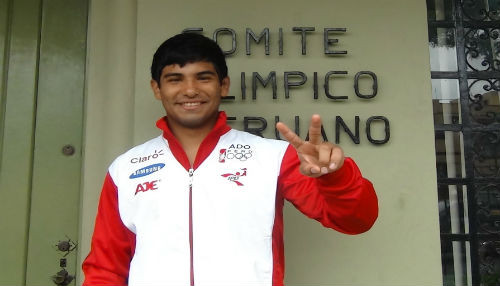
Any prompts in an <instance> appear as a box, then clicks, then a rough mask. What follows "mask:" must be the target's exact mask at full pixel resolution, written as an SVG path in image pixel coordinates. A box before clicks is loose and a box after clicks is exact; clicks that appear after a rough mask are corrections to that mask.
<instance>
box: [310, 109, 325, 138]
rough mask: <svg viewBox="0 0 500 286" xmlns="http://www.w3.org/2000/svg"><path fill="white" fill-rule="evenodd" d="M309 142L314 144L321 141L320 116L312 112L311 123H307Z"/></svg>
mask: <svg viewBox="0 0 500 286" xmlns="http://www.w3.org/2000/svg"><path fill="white" fill-rule="evenodd" d="M309 142H311V143H312V144H314V145H318V144H321V142H323V138H322V136H321V117H320V116H319V115H318V114H313V116H312V117H311V123H310V124H309Z"/></svg>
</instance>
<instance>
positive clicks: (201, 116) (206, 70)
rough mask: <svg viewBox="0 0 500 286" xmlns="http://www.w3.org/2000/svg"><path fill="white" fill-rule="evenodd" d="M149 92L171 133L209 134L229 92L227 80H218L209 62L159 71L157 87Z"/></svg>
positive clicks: (174, 65)
mask: <svg viewBox="0 0 500 286" xmlns="http://www.w3.org/2000/svg"><path fill="white" fill-rule="evenodd" d="M151 88H152V89H153V92H154V95H155V97H156V98H157V99H159V100H161V102H162V103H163V107H164V108H165V111H166V112H167V121H168V124H169V126H170V128H171V129H172V131H174V130H180V129H183V128H184V129H198V130H211V129H212V127H213V126H214V125H215V122H216V121H217V116H218V111H219V104H220V101H221V98H222V97H225V96H227V94H228V92H229V77H226V78H224V79H222V81H221V80H219V77H218V75H217V72H216V70H215V68H214V66H213V64H212V63H210V62H205V61H201V62H193V63H187V64H185V65H184V66H182V67H181V66H180V65H178V64H173V65H167V66H165V67H164V68H163V70H162V72H161V77H160V84H158V83H157V82H156V81H155V80H151Z"/></svg>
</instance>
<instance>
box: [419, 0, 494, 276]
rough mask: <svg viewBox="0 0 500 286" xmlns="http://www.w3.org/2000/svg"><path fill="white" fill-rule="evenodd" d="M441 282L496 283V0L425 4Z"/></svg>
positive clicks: (432, 0)
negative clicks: (427, 28)
mask: <svg viewBox="0 0 500 286" xmlns="http://www.w3.org/2000/svg"><path fill="white" fill-rule="evenodd" d="M427 11H428V27H429V49H430V54H431V78H432V88H433V107H434V126H435V139H436V164H437V166H436V170H437V176H438V181H437V185H438V199H439V209H440V210H439V213H440V229H441V254H442V255H441V257H442V265H443V281H444V285H446V286H447V285H457V286H458V285H474V286H479V285H481V286H490V285H500V102H499V101H500V100H499V98H500V0H427Z"/></svg>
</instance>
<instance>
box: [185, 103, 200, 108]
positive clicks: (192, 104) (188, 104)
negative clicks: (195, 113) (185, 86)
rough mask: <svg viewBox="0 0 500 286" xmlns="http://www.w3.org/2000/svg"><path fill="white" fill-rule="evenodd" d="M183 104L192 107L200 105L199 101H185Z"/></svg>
mask: <svg viewBox="0 0 500 286" xmlns="http://www.w3.org/2000/svg"><path fill="white" fill-rule="evenodd" d="M183 105H184V106H188V107H190V106H197V105H200V103H199V102H185V103H184V104H183Z"/></svg>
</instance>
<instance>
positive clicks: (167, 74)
mask: <svg viewBox="0 0 500 286" xmlns="http://www.w3.org/2000/svg"><path fill="white" fill-rule="evenodd" d="M203 75H214V76H215V75H217V73H215V72H213V71H210V70H206V71H201V72H199V73H196V76H203ZM175 76H180V77H182V76H184V74H182V73H176V72H172V73H166V74H164V75H163V78H169V77H175Z"/></svg>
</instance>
